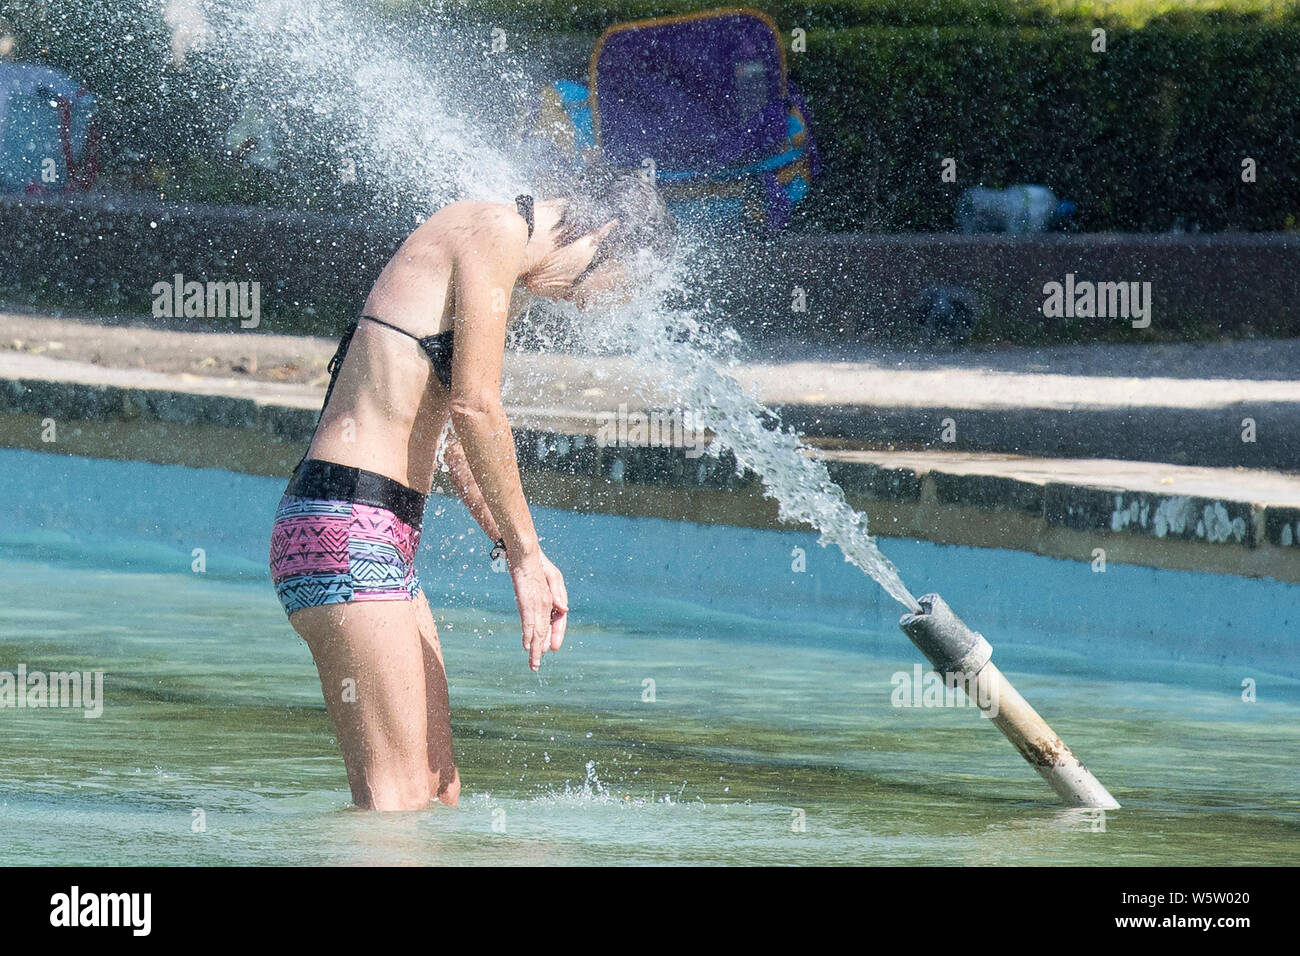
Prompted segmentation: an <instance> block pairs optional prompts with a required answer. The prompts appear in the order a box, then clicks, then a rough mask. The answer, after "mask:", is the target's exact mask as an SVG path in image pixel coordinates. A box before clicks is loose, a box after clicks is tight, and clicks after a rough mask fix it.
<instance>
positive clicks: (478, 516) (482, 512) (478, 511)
mask: <svg viewBox="0 0 1300 956" xmlns="http://www.w3.org/2000/svg"><path fill="white" fill-rule="evenodd" d="M442 463H443V464H444V465H446V466H447V477H448V478H449V479H450V481H451V486H452V488H453V489H455V491H456V495H457V496H458V497H459V498H460V500H461V501H463V502H464V503H465V507H466V508H468V509H469V513H470V515H471V516H472V517H473V518H474V520H475V521H477V522H478V526H479V527H480V528H482V529H483V532H484V533H485V534H486V535H487V536H488V537H489V538H491V539H492V540H493V541H497V540H498V539H500V537H501V529H500V528H499V527H498V526H497V521H496V519H495V518H493V517H492V509H491V508H489V507H488V503H487V501H486V500H485V499H484V498H483V492H482V491H480V490H479V487H478V482H477V481H475V480H474V472H473V471H472V470H471V469H470V467H469V462H468V461H467V460H466V459H465V449H464V448H463V447H461V444H460V440H459V439H458V438H457V437H456V433H455V432H454V431H452V430H450V429H448V431H447V435H446V438H445V439H444V441H443V445H442Z"/></svg>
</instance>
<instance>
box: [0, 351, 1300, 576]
mask: <svg viewBox="0 0 1300 956" xmlns="http://www.w3.org/2000/svg"><path fill="white" fill-rule="evenodd" d="M608 398H609V396H608V395H603V396H602V399H603V400H608ZM319 402H320V389H319V388H318V387H316V386H312V385H305V384H292V383H287V384H286V383H270V382H259V381H249V380H234V379H223V378H215V377H204V376H196V375H188V374H176V373H163V372H152V371H148V370H135V369H113V368H103V367H101V366H97V365H93V364H90V363H77V362H69V361H64V360H58V359H50V358H48V357H45V356H32V355H0V444H4V445H7V446H11V447H25V448H33V449H38V450H46V451H50V450H57V451H59V452H62V453H66V454H80V455H91V456H97V457H126V458H139V459H142V460H148V461H160V462H169V463H183V464H189V465H193V466H196V467H220V468H227V469H233V470H239V471H247V472H251V473H258V474H268V475H287V473H288V470H289V469H290V468H291V467H292V463H293V462H294V461H296V460H297V458H298V456H299V455H300V454H301V452H302V448H303V447H304V445H305V442H306V441H307V438H308V436H309V435H310V432H311V429H312V427H313V424H314V421H315V417H316V413H317V409H318V406H319ZM511 414H512V420H513V421H514V422H515V423H516V441H517V445H518V449H519V457H520V462H521V466H522V467H523V469H524V470H525V484H526V487H527V489H528V493H529V494H530V496H531V497H533V499H534V500H537V501H538V502H539V503H543V504H550V505H554V506H558V507H569V508H573V509H576V510H596V511H608V512H615V513H622V514H629V515H636V516H656V517H664V518H672V519H677V520H690V521H698V522H709V523H731V524H740V525H747V526H757V527H777V526H779V525H778V522H777V519H776V509H775V506H774V505H773V504H772V503H771V502H770V501H768V500H767V499H765V498H764V497H763V496H762V493H761V487H760V484H759V482H758V480H757V478H756V476H754V475H752V474H749V473H746V474H743V475H737V474H736V472H735V467H734V460H732V459H731V458H730V456H729V455H723V456H721V457H720V458H713V457H709V456H704V457H695V458H692V457H689V456H688V455H687V454H686V452H685V451H684V450H683V449H680V448H670V447H660V446H652V447H602V446H601V445H600V444H599V443H598V442H597V440H596V434H597V428H598V419H597V417H596V414H597V413H596V411H595V410H593V409H592V408H590V407H586V408H582V407H578V408H574V407H568V406H566V405H561V404H556V405H554V406H521V405H518V404H514V405H512V407H511ZM50 418H52V419H54V420H55V422H56V423H57V424H58V440H57V441H56V442H54V443H52V444H51V443H46V442H43V441H42V439H41V434H42V428H43V422H44V421H45V420H46V419H50ZM825 445H826V447H821V448H819V449H818V454H821V455H822V456H824V458H825V459H826V461H827V464H828V467H829V469H830V471H831V474H832V476H833V477H834V478H835V479H836V480H837V481H838V482H840V484H841V485H842V486H843V487H844V489H845V493H846V495H847V497H848V498H849V500H850V502H851V503H853V504H854V505H855V506H857V507H860V508H864V509H865V510H866V511H867V512H868V514H869V515H870V517H871V527H872V530H873V533H876V534H878V535H881V536H886V537H915V538H922V539H926V540H932V541H937V542H942V543H948V544H965V545H971V546H977V547H1002V548H1012V549H1017V550H1024V551H1031V552H1034V553H1039V554H1047V555H1052V556H1056V557H1064V558H1073V559H1077V560H1085V561H1092V560H1094V559H1095V558H1096V557H1097V556H1098V554H1099V553H1100V552H1099V551H1098V549H1101V552H1104V553H1105V557H1106V560H1108V561H1114V562H1120V563H1134V564H1144V565H1150V566H1155V567H1169V568H1181V569H1189V570H1202V571H1209V572H1215V573H1227V574H1241V575H1249V576H1260V577H1272V578H1277V579H1280V580H1286V581H1293V582H1300V477H1298V476H1293V475H1287V474H1284V473H1281V472H1274V471H1265V470H1259V469H1244V468H1232V469H1227V468H1207V467H1188V466H1178V465H1167V464H1158V463H1147V462H1130V461H1115V460H1108V459H1078V458H1073V459H1043V458H1028V457H1021V456H1013V455H1005V454H979V453H963V452H956V451H946V452H937V451H932V452H917V451H891V450H878V449H870V448H864V447H849V443H848V442H845V441H844V440H842V439H841V440H835V441H830V442H827V443H825Z"/></svg>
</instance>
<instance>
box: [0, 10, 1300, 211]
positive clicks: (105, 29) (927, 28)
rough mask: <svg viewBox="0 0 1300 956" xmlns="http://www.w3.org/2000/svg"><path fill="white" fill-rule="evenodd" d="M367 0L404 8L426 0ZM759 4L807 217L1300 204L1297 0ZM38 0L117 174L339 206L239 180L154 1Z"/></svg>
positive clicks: (29, 47)
mask: <svg viewBox="0 0 1300 956" xmlns="http://www.w3.org/2000/svg"><path fill="white" fill-rule="evenodd" d="M369 5H378V6H379V7H381V8H382V9H384V10H385V11H386V12H387V14H388V15H391V16H393V17H394V18H396V19H398V20H400V19H402V18H404V17H409V16H415V15H418V13H419V11H420V9H421V8H423V7H427V6H429V4H428V2H427V0H392V2H382V0H371V3H370V4H369ZM361 6H363V4H362V3H361V2H360V0H358V7H361ZM709 6H710V4H707V3H685V2H676V0H670V2H657V3H650V2H644V0H612V2H610V3H608V4H600V5H597V4H590V5H588V4H576V3H573V2H572V0H536V2H533V3H528V4H521V3H519V2H518V0H466V2H462V3H457V2H455V0H442V10H443V16H448V17H452V18H455V19H462V20H463V19H468V18H477V19H479V20H480V21H483V22H489V23H495V22H506V21H509V22H516V23H518V24H519V25H520V28H527V29H532V30H558V31H564V32H574V31H578V32H585V34H586V35H587V36H589V37H590V38H591V39H594V34H595V32H597V31H599V30H600V29H602V28H603V27H605V26H607V25H609V24H611V23H615V22H618V21H621V20H625V19H629V18H634V17H638V16H644V15H649V14H660V13H668V12H680V11H682V10H688V9H701V8H708V7H709ZM754 6H756V7H758V8H759V9H763V10H765V11H766V12H768V13H770V14H772V15H773V16H774V18H775V19H776V21H777V23H778V25H779V26H780V27H781V29H782V30H783V32H786V35H787V36H788V31H789V30H790V29H791V28H792V27H794V26H803V27H805V28H807V29H808V31H809V32H808V49H807V52H804V53H793V52H792V53H790V54H789V57H788V59H789V62H790V66H791V71H792V74H793V76H794V77H795V78H796V79H797V80H798V81H799V82H800V84H801V85H802V87H803V91H804V93H805V95H806V98H807V100H808V102H809V104H810V106H811V108H812V113H813V119H814V132H815V134H816V136H817V139H818V141H819V143H820V144H821V148H822V154H823V157H824V159H825V161H826V175H825V176H824V177H823V179H822V180H820V181H819V182H818V183H817V185H816V188H815V189H814V191H813V193H812V195H811V197H810V199H809V200H808V201H807V202H805V203H803V204H801V206H800V210H799V222H800V223H801V224H802V225H805V226H817V227H826V228H836V229H843V228H861V227H868V228H877V229H891V230H904V229H920V230H934V229H941V230H942V229H949V228H951V227H952V213H953V208H954V205H955V201H956V197H957V195H958V194H959V193H960V191H961V189H963V188H965V187H966V186H970V185H974V184H977V183H983V184H985V185H991V186H1001V185H1009V184H1012V183H1017V182H1038V183H1044V184H1046V185H1049V186H1051V187H1052V188H1054V189H1055V190H1056V191H1057V192H1058V194H1060V195H1062V196H1066V197H1068V198H1070V199H1073V200H1074V201H1075V202H1076V203H1077V204H1078V206H1079V214H1078V216H1077V219H1076V222H1075V226H1076V227H1077V228H1083V229H1099V230H1106V229H1114V230H1163V229H1168V228H1171V227H1176V226H1178V225H1179V224H1181V225H1182V226H1183V227H1185V228H1189V229H1191V228H1201V229H1207V230H1213V229H1249V230H1269V229H1292V228H1296V225H1297V219H1300V150H1297V148H1296V140H1297V136H1298V135H1300V123H1298V122H1297V118H1298V114H1300V0H1199V2H1190V3H1189V2H1186V0H803V2H783V3H757V4H754ZM144 8H147V9H148V10H150V11H151V13H150V14H149V15H147V16H146V15H142V14H141V10H142V9H144ZM30 9H31V5H30V4H28V3H26V2H20V0H0V20H7V21H8V23H9V25H10V26H11V27H12V28H13V29H14V30H15V32H16V33H17V34H18V36H19V39H20V55H22V56H23V57H24V58H28V57H30V58H33V59H38V60H41V61H44V62H49V63H53V64H56V65H60V66H63V67H65V68H67V69H69V70H70V71H71V72H72V73H73V74H74V75H76V76H77V77H78V78H80V79H83V80H85V81H86V82H87V83H88V84H89V86H90V87H91V88H92V89H94V90H95V91H96V93H97V95H98V96H99V100H100V105H101V108H102V109H103V110H104V112H105V117H106V122H105V129H106V130H107V132H108V140H107V142H106V143H105V155H106V158H107V159H108V170H106V173H107V174H108V177H109V178H112V177H113V175H114V173H115V164H116V162H117V161H118V158H119V157H120V156H122V155H125V154H126V153H127V152H130V151H133V150H139V151H143V152H147V153H149V154H150V155H151V156H152V157H155V158H156V159H157V160H158V161H159V162H160V163H161V164H163V165H165V166H166V167H167V168H168V169H169V170H170V171H171V175H172V177H173V178H172V180H171V181H170V182H168V183H167V184H166V186H165V188H163V189H160V190H159V192H160V194H163V195H166V196H167V197H168V198H189V199H196V200H209V201H218V202H220V201H224V200H226V199H228V198H229V197H230V196H232V195H237V196H244V197H246V198H249V199H251V200H252V201H256V202H265V203H268V204H280V205H301V204H308V203H315V202H324V203H325V204H326V205H328V203H329V201H331V197H330V196H329V195H328V191H327V190H325V191H322V189H321V188H318V187H319V185H320V184H319V183H317V182H316V181H315V179H311V177H310V176H307V175H306V174H304V176H303V177H302V178H303V180H304V182H303V184H302V188H291V187H293V186H296V184H297V181H296V180H293V179H291V178H289V177H281V178H280V179H278V180H277V181H276V182H275V183H270V184H267V183H260V182H254V181H248V180H249V178H250V176H252V174H249V173H240V174H239V176H240V177H242V178H234V179H232V176H234V174H233V173H231V172H230V169H229V168H227V167H229V166H230V164H228V163H227V164H225V166H221V165H220V164H219V163H218V162H217V160H216V159H214V158H213V157H216V158H217V159H219V154H220V151H221V149H222V145H221V143H220V141H219V134H220V131H221V130H223V129H224V128H226V126H228V125H229V122H230V121H232V120H233V113H231V115H226V114H228V113H230V111H231V110H232V109H233V104H231V103H230V102H228V97H227V96H226V95H225V94H224V92H223V89H224V88H223V87H221V86H220V85H219V82H218V78H215V77H212V76H209V75H207V74H206V73H204V71H202V70H194V71H190V72H178V71H176V70H175V69H173V68H171V67H170V66H167V65H166V58H165V57H158V56H156V55H154V54H152V53H150V55H149V56H142V53H143V52H145V51H161V50H165V49H166V46H167V43H168V32H167V30H166V28H165V26H164V25H163V23H162V18H161V16H160V15H158V10H159V9H161V8H157V7H156V6H155V5H154V4H152V3H149V2H147V0H119V2H112V3H110V2H106V0H63V4H62V5H61V8H60V9H61V13H60V14H59V15H55V13H54V12H53V11H51V12H49V13H47V14H46V15H45V16H44V17H33V16H31V15H28V14H27V13H25V11H29V10H30ZM74 14H75V15H74ZM1097 24H1103V25H1105V28H1106V30H1107V34H1108V35H1107V52H1105V53H1100V54H1098V53H1092V52H1090V43H1091V34H1090V31H1091V29H1092V28H1093V27H1094V26H1096V25H1097ZM832 27H834V28H832ZM128 37H129V39H128ZM155 61H158V62H160V63H161V64H162V65H161V66H158V65H155ZM307 145H308V146H310V145H311V144H307ZM948 156H951V157H954V158H956V159H957V161H958V182H957V183H956V184H945V183H943V182H941V180H940V175H939V173H940V161H941V159H942V158H943V157H948ZM1246 156H1250V157H1253V158H1254V159H1255V160H1256V161H1257V163H1258V180H1257V182H1255V183H1252V184H1246V183H1242V181H1241V161H1242V158H1243V157H1246ZM204 157H206V158H204ZM300 159H301V161H300V162H296V165H297V167H298V168H299V169H300V170H303V169H307V170H308V171H310V165H311V157H310V156H304V157H301V158H300ZM205 163H206V165H205ZM322 175H323V174H322ZM223 177H224V178H223ZM320 178H321V177H320V176H317V177H316V179H320ZM277 183H278V185H277Z"/></svg>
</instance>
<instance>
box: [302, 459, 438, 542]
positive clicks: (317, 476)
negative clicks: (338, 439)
mask: <svg viewBox="0 0 1300 956" xmlns="http://www.w3.org/2000/svg"><path fill="white" fill-rule="evenodd" d="M284 493H285V494H286V495H293V496H294V497H297V498H324V499H326V500H328V501H353V502H356V503H357V504H361V505H373V506H374V507H376V508H384V509H386V510H388V511H391V512H392V513H393V514H395V515H397V517H399V518H401V519H402V520H403V521H405V522H406V523H407V524H409V525H411V526H413V527H416V528H418V527H420V524H421V522H422V521H423V519H424V502H425V496H424V495H422V494H420V492H418V491H416V490H415V489H414V488H408V487H406V485H404V484H402V483H401V482H400V481H395V480H394V479H392V478H389V477H388V476H386V475H378V474H375V472H373V471H366V470H364V469H362V468H353V467H352V466H351V465H340V464H338V463H336V462H332V461H322V460H321V459H319V458H307V459H304V460H303V461H302V462H300V463H299V465H298V467H297V469H295V471H294V473H293V477H292V478H290V479H289V486H288V487H287V488H285V490H284Z"/></svg>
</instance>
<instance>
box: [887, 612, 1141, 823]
mask: <svg viewBox="0 0 1300 956" xmlns="http://www.w3.org/2000/svg"><path fill="white" fill-rule="evenodd" d="M919 603H920V605H921V610H920V611H919V612H913V613H908V614H904V615H903V617H902V618H901V619H900V620H899V622H898V623H899V627H901V628H902V629H903V633H904V634H906V635H907V636H908V639H909V640H911V642H912V643H913V644H915V645H916V647H917V649H918V650H919V651H920V652H921V653H922V654H924V655H925V656H926V658H928V659H929V661H930V663H931V665H933V667H934V669H935V671H937V672H938V673H939V674H941V675H943V676H945V677H946V678H949V679H952V680H954V681H956V682H960V684H961V686H962V688H963V689H964V690H965V691H966V693H967V695H968V696H969V697H970V699H971V700H972V701H974V702H975V704H976V705H977V706H978V707H979V708H980V710H982V711H984V712H985V713H986V714H988V716H989V718H990V719H991V720H992V721H993V723H994V724H996V725H997V728H998V730H1000V731H1002V733H1003V734H1004V735H1005V736H1006V738H1007V739H1008V740H1010V741H1011V742H1012V743H1013V744H1015V747H1016V750H1018V751H1020V755H1021V756H1022V757H1024V758H1025V759H1026V760H1028V761H1029V765H1030V766H1031V767H1033V768H1034V769H1035V770H1037V771H1038V773H1039V775H1040V776H1042V778H1043V779H1044V780H1046V781H1047V783H1048V785H1049V786H1051V788H1052V789H1053V790H1055V791H1056V792H1057V793H1058V794H1060V796H1061V799H1062V800H1064V801H1065V804H1066V806H1071V807H1095V808H1099V809H1103V810H1114V809H1116V808H1118V807H1119V803H1118V801H1116V799H1115V798H1114V797H1112V796H1111V795H1110V792H1109V791H1108V790H1107V789H1106V788H1105V787H1103V786H1102V785H1101V781H1099V780H1098V779H1097V778H1096V777H1094V776H1093V775H1092V772H1091V771H1089V770H1088V768H1087V767H1085V766H1084V765H1083V764H1082V763H1080V762H1079V758H1078V757H1076V756H1075V755H1074V754H1073V753H1072V752H1071V750H1070V748H1069V747H1067V746H1066V745H1065V742H1064V741H1063V740H1061V738H1060V737H1058V736H1057V735H1056V733H1055V731H1053V730H1052V728H1051V727H1049V726H1048V725H1047V721H1045V720H1043V718H1042V717H1040V716H1039V715H1038V712H1037V711H1036V710H1034V708H1033V707H1031V706H1030V705H1029V702H1028V701H1026V700H1025V699H1024V698H1023V697H1021V696H1020V694H1019V693H1018V692H1017V691H1016V689H1015V688H1014V687H1012V686H1011V682H1010V681H1009V680H1007V678H1006V677H1005V676H1004V675H1003V673H1002V672H1001V671H1000V670H998V668H997V665H996V664H994V663H993V660H992V658H993V647H992V645H990V644H989V642H988V641H987V640H986V639H985V638H984V635H982V634H980V633H979V632H978V631H972V630H971V629H970V628H969V627H967V626H966V625H965V624H964V623H963V622H962V620H961V618H959V617H958V616H957V615H956V614H954V613H953V612H952V608H950V607H948V605H947V603H946V602H945V601H944V599H943V598H941V597H939V595H937V594H926V595H922V597H921V598H919Z"/></svg>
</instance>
